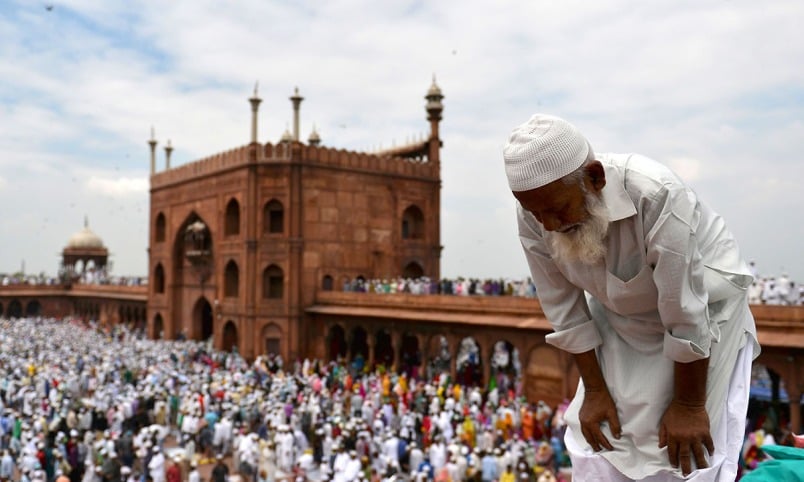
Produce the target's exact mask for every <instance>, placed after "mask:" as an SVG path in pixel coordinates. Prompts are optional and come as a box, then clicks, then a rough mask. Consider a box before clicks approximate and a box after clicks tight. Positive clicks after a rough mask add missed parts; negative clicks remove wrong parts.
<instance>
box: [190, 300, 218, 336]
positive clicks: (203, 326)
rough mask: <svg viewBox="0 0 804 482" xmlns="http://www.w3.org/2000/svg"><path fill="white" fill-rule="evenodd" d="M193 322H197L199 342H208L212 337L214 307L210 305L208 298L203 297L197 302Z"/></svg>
mask: <svg viewBox="0 0 804 482" xmlns="http://www.w3.org/2000/svg"><path fill="white" fill-rule="evenodd" d="M193 320H194V321H195V327H196V328H195V333H196V334H197V335H198V338H196V339H197V340H200V341H206V340H208V339H209V338H210V337H212V335H213V334H214V332H213V326H212V305H210V304H209V301H207V299H206V298H204V297H201V298H199V299H198V301H196V303H195V308H194V309H193Z"/></svg>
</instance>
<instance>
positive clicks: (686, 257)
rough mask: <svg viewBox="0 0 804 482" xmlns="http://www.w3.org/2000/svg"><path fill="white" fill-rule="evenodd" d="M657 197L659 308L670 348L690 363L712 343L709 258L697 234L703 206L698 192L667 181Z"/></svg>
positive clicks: (652, 237) (653, 234)
mask: <svg viewBox="0 0 804 482" xmlns="http://www.w3.org/2000/svg"><path fill="white" fill-rule="evenodd" d="M657 196H658V197H657V198H655V199H654V200H653V201H654V202H655V203H656V204H657V205H658V207H657V209H661V213H660V214H659V216H658V217H657V218H656V222H655V224H653V225H652V226H646V227H645V228H646V232H647V235H646V248H647V259H648V262H650V263H651V265H652V266H653V267H654V270H653V280H654V283H655V284H656V289H657V292H658V311H659V316H660V317H661V321H662V325H663V326H664V327H665V330H666V331H665V336H664V354H665V356H667V357H668V358H670V359H671V360H673V361H677V362H682V363H688V362H692V361H695V360H699V359H702V358H707V357H708V356H709V349H710V346H711V344H712V338H713V336H712V332H711V331H710V321H709V312H708V309H707V303H708V296H707V293H706V289H705V288H704V264H703V261H702V256H701V253H700V251H699V249H698V242H697V240H696V235H695V232H696V227H697V224H698V221H699V218H700V210H699V207H698V202H697V198H696V196H695V194H694V193H693V192H692V191H690V190H689V189H686V188H684V187H683V186H667V188H666V189H665V190H663V191H661V192H659V193H657Z"/></svg>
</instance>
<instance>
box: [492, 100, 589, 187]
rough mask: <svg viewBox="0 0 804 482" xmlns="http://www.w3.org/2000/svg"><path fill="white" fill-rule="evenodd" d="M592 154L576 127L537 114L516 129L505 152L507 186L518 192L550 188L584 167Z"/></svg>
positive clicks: (562, 120)
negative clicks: (549, 185)
mask: <svg viewBox="0 0 804 482" xmlns="http://www.w3.org/2000/svg"><path fill="white" fill-rule="evenodd" d="M590 154H591V155H592V156H593V155H594V153H593V152H592V146H590V145H589V142H588V141H587V140H586V138H585V137H584V136H583V135H582V134H581V132H580V131H579V130H578V129H577V128H576V127H575V126H574V125H572V124H570V123H569V122H567V121H565V120H564V119H561V118H559V117H555V116H551V115H546V114H534V115H533V116H532V117H531V118H530V119H529V120H528V121H527V122H525V123H524V124H522V125H520V126H517V127H516V128H514V130H513V131H512V132H511V135H510V136H509V137H508V142H507V143H506V144H505V148H504V149H503V158H504V159H505V174H506V175H507V176H508V185H509V186H510V188H511V190H512V191H514V192H518V191H529V190H531V189H536V188H539V187H542V186H544V185H546V184H550V183H551V182H553V181H557V180H558V179H561V178H562V177H564V176H566V175H567V174H569V173H571V172H573V171H574V170H576V169H578V168H579V167H581V166H582V165H583V164H584V162H585V161H586V159H587V158H588V157H590Z"/></svg>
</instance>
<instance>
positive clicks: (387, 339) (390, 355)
mask: <svg viewBox="0 0 804 482" xmlns="http://www.w3.org/2000/svg"><path fill="white" fill-rule="evenodd" d="M394 355H395V353H394V346H393V343H392V341H391V334H390V333H388V330H385V329H383V328H380V329H379V330H377V333H376V335H375V336H374V363H376V364H382V365H384V366H385V368H386V370H387V369H389V368H391V367H392V366H393V365H394V358H395V357H394Z"/></svg>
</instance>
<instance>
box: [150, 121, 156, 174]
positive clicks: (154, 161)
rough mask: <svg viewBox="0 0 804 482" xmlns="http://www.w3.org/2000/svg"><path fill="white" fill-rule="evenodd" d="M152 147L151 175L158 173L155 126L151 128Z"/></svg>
mask: <svg viewBox="0 0 804 482" xmlns="http://www.w3.org/2000/svg"><path fill="white" fill-rule="evenodd" d="M148 145H150V146H151V175H152V176H153V175H154V174H155V173H156V139H155V138H154V126H151V139H150V140H149V141H148Z"/></svg>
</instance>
